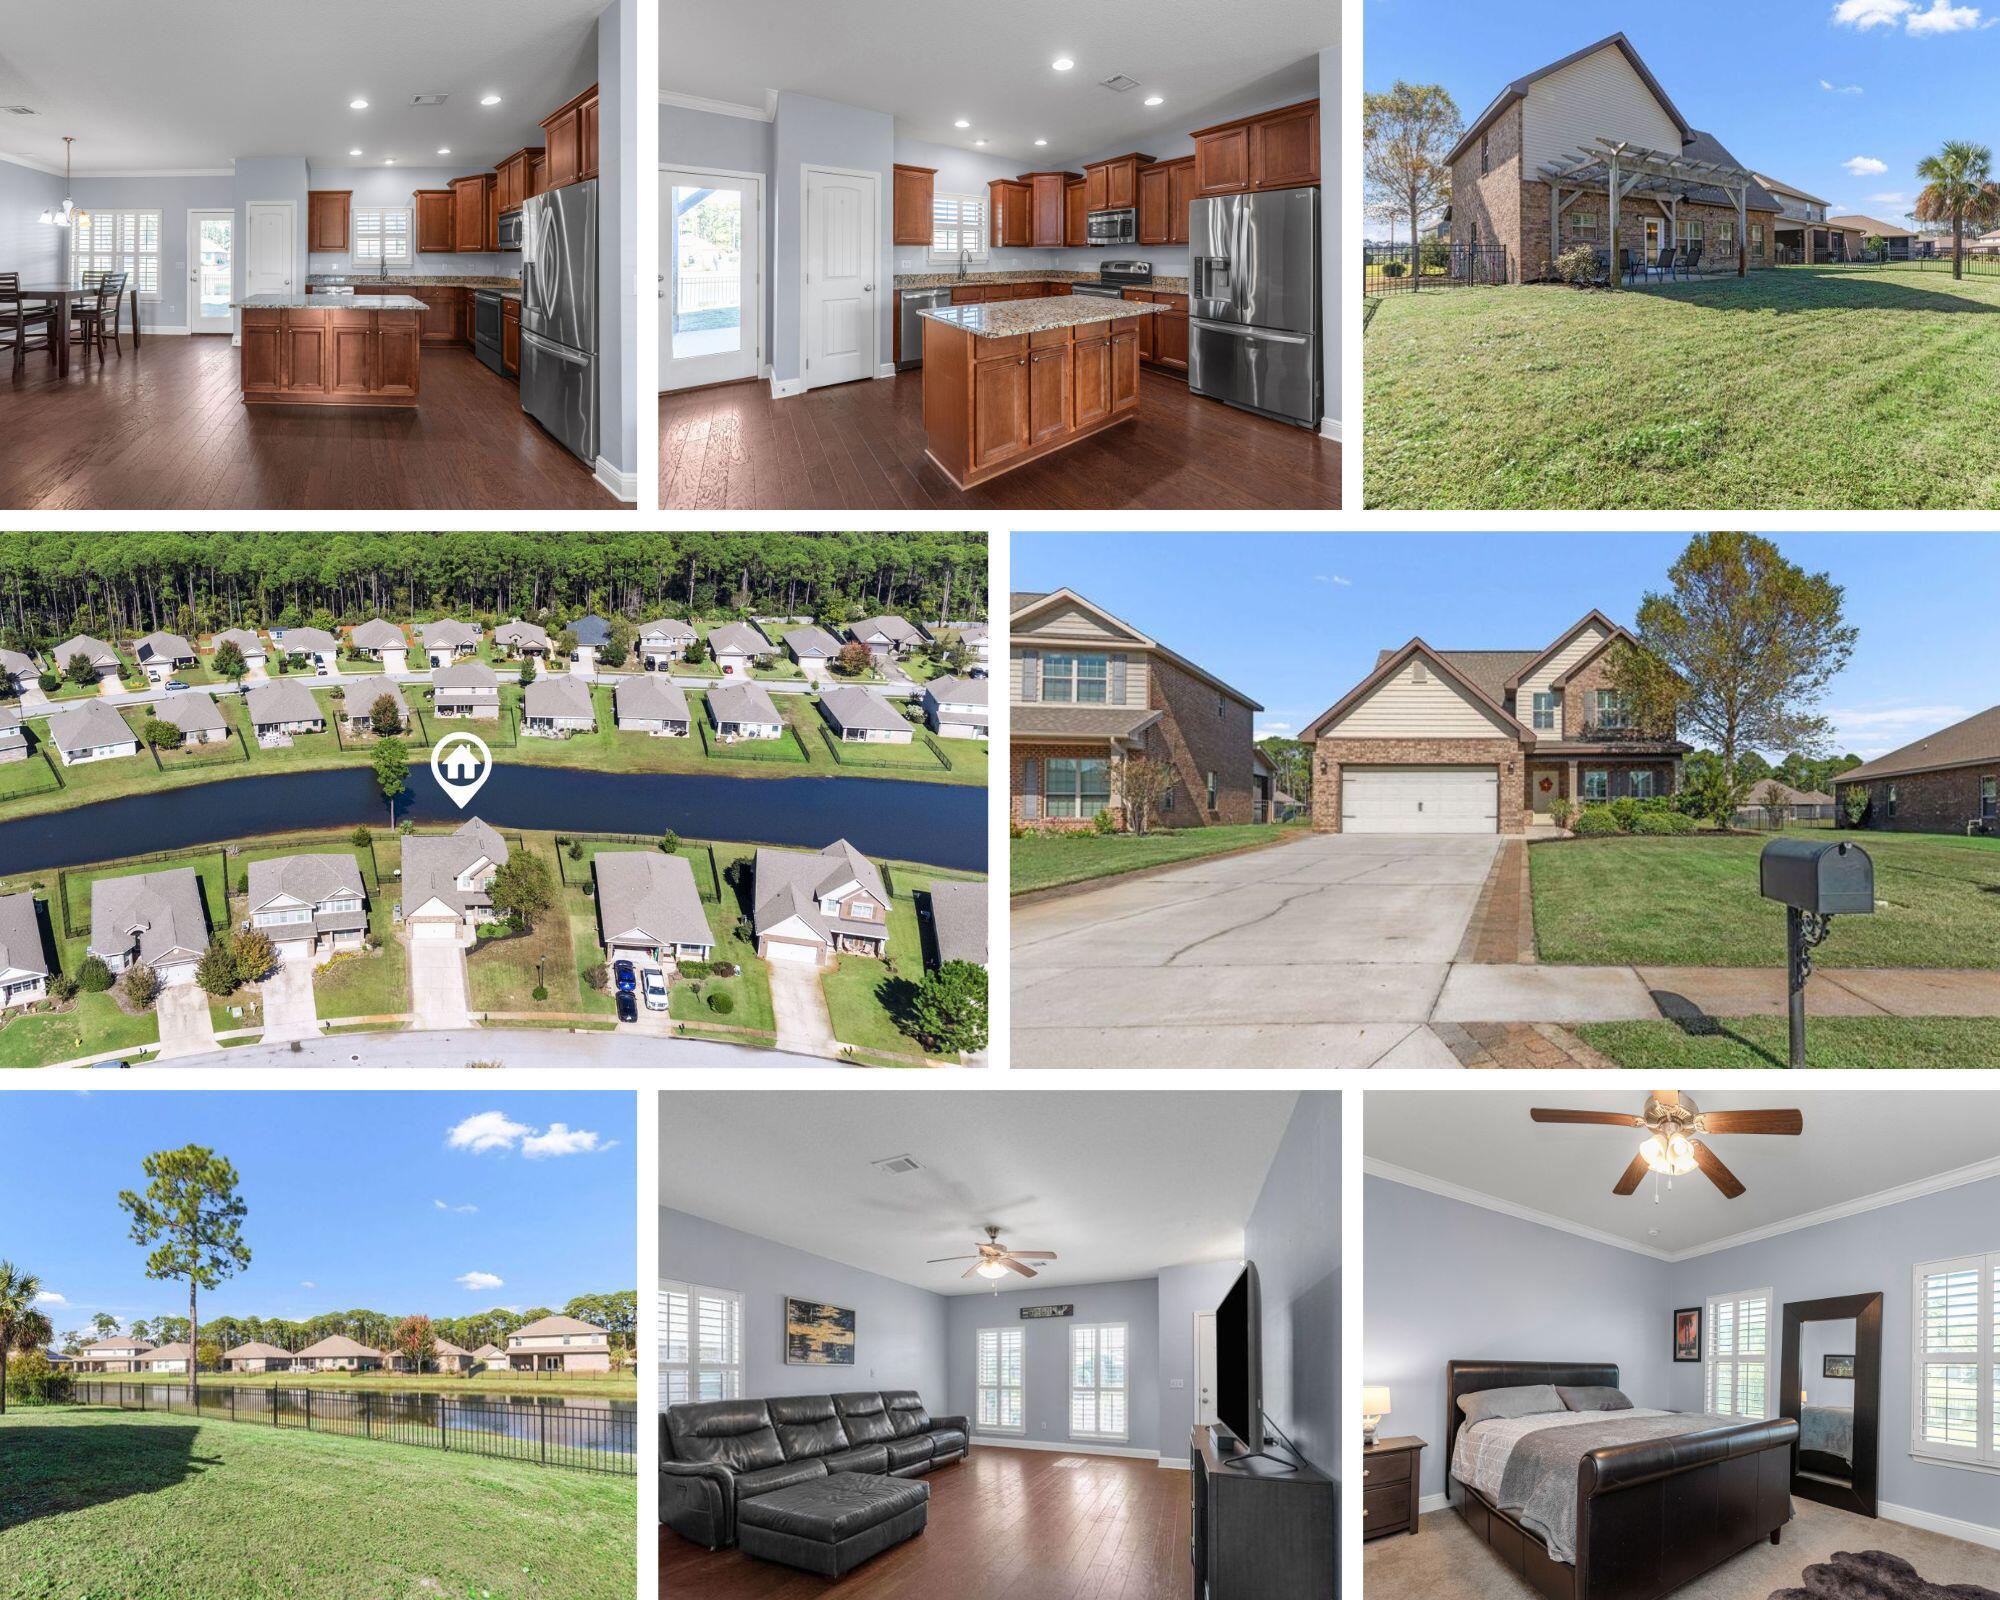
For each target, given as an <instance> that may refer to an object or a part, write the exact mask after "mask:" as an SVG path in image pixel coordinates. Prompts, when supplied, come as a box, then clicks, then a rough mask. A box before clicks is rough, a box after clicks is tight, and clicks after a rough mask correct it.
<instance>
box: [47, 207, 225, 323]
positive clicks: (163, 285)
mask: <svg viewBox="0 0 2000 1600" xmlns="http://www.w3.org/2000/svg"><path fill="white" fill-rule="evenodd" d="M57 187H58V188H60V187H61V185H60V184H58V185H57ZM76 203H77V204H78V205H80V206H84V207H86V208H90V207H101V208H102V209H105V210H118V211H157V212H159V213H160V296H159V299H158V301H157V302H147V303H146V304H145V305H144V307H143V311H142V314H143V315H144V317H145V319H146V324H147V327H148V328H149V329H150V328H151V327H153V326H154V325H157V326H159V327H162V328H185V327H186V326H187V299H188V251H187V231H188V230H187V215H188V212H190V211H228V210H230V209H232V208H233V207H234V206H235V204H236V180H235V179H234V178H230V177H224V176H218V177H198V178H189V177H161V178H78V179H77V180H76ZM130 315H131V312H130V309H129V306H128V308H127V309H126V310H125V312H124V314H123V317H122V318H121V320H129V318H130Z"/></svg>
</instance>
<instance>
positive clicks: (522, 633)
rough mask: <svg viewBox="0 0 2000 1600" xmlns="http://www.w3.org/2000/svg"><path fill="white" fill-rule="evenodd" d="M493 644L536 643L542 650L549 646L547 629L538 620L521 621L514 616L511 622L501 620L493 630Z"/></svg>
mask: <svg viewBox="0 0 2000 1600" xmlns="http://www.w3.org/2000/svg"><path fill="white" fill-rule="evenodd" d="M493 642H494V643H495V644H538V645H540V646H541V647H542V648H543V649H544V650H546V649H548V648H549V630H548V629H547V628H544V627H543V626H542V625H541V624H540V623H538V622H523V621H521V619H520V618H519V617H516V618H515V619H514V620H513V621H512V622H503V623H501V624H500V626H499V627H497V628H495V629H494V630H493Z"/></svg>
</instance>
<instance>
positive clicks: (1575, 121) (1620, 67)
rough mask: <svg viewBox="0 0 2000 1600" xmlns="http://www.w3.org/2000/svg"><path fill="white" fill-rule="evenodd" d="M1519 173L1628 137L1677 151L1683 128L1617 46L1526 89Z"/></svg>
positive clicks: (1525, 175) (1531, 175)
mask: <svg viewBox="0 0 2000 1600" xmlns="http://www.w3.org/2000/svg"><path fill="white" fill-rule="evenodd" d="M1522 112H1523V116H1522V129H1521V144H1522V152H1523V158H1522V163H1521V177H1522V180H1523V181H1524V182H1532V181H1536V180H1537V179H1538V178H1539V176H1540V173H1541V169H1542V167H1543V166H1544V165H1546V164H1547V163H1548V162H1551V161H1554V160H1557V159H1558V158H1560V157H1563V156H1569V155H1573V154H1574V153H1575V152H1576V151H1577V150H1579V149H1584V148H1590V147H1592V146H1594V145H1595V144H1596V142H1597V141H1598V140H1599V139H1626V140H1630V141H1631V142H1632V143H1634V144H1640V145H1644V146H1645V147H1646V148H1648V149H1651V150H1664V151H1667V152H1668V153H1669V154H1678V153H1679V151H1680V148H1681V132H1680V129H1679V128H1677V127H1675V126H1674V120H1673V118H1672V117H1670V116H1668V115H1667V113H1666V112H1665V111H1664V110H1663V109H1662V108H1661V106H1660V102H1659V101H1658V100H1656V99H1654V98H1653V93H1652V91H1651V90H1650V89H1648V88H1647V87H1646V84H1645V80H1643V79H1642V78H1641V77H1640V76H1639V74H1638V73H1636V72H1634V71H1633V70H1632V66H1631V63H1630V62H1628V61H1627V60H1626V59H1625V57H1624V56H1623V55H1621V54H1619V52H1618V49H1617V47H1616V46H1615V45H1606V46H1605V47H1604V48H1603V49H1602V50H1599V51H1598V52H1597V53H1596V54H1595V55H1591V56H1586V57H1585V58H1584V59H1583V60H1581V61H1577V62H1573V63H1571V64H1570V65H1569V66H1567V67H1564V68H1563V69H1562V71H1560V72H1557V73H1554V74H1551V75H1550V76H1549V77H1546V78H1544V79H1542V80H1541V81H1540V82H1539V83H1536V84H1533V85H1531V86H1530V87H1529V89H1528V98H1527V102H1526V104H1525V105H1524V106H1523V107H1522Z"/></svg>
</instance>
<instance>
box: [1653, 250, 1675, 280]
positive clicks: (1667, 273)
mask: <svg viewBox="0 0 2000 1600" xmlns="http://www.w3.org/2000/svg"><path fill="white" fill-rule="evenodd" d="M1673 274H1674V247H1673V246H1672V245H1670V244H1663V245H1661V246H1660V259H1659V260H1658V261H1656V262H1654V263H1653V275H1654V276H1655V277H1660V278H1671V277H1672V276H1673Z"/></svg>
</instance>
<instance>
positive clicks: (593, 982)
mask: <svg viewBox="0 0 2000 1600" xmlns="http://www.w3.org/2000/svg"><path fill="white" fill-rule="evenodd" d="M610 975H611V969H610V968H609V967H607V966H606V965H605V964H604V963H603V962H602V961H593V962H592V963H591V964H590V965H589V966H587V967H585V968H584V969H583V986H584V987H585V988H586V989H602V988H603V987H604V981H605V979H606V978H608V977H609V976H610Z"/></svg>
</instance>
